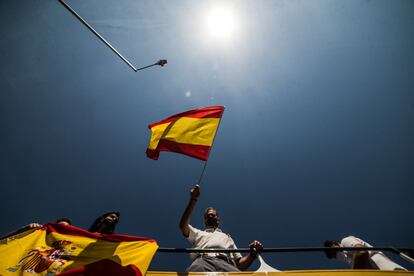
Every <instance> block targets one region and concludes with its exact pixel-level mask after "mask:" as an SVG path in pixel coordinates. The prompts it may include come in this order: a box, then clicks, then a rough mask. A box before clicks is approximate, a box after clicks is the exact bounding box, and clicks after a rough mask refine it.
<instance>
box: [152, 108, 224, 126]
mask: <svg viewBox="0 0 414 276" xmlns="http://www.w3.org/2000/svg"><path fill="white" fill-rule="evenodd" d="M223 112H224V107H223V106H209V107H204V108H198V109H193V110H189V111H185V112H182V113H179V114H175V115H173V116H171V117H168V118H167V119H165V120H162V121H160V122H157V123H153V124H150V125H148V128H149V129H151V128H153V127H154V126H157V125H162V124H166V123H169V122H172V121H174V120H176V119H178V118H181V117H191V118H221V116H222V115H223Z"/></svg>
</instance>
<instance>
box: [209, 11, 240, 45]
mask: <svg viewBox="0 0 414 276" xmlns="http://www.w3.org/2000/svg"><path fill="white" fill-rule="evenodd" d="M206 26H207V31H208V33H209V34H210V35H211V36H212V37H215V38H219V39H228V38H229V37H231V36H232V35H233V33H234V31H235V27H236V26H235V18H234V13H233V11H232V10H231V9H230V8H227V7H217V8H214V9H212V10H211V11H210V12H209V13H208V15H207V17H206Z"/></svg>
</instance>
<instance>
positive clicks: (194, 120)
mask: <svg viewBox="0 0 414 276" xmlns="http://www.w3.org/2000/svg"><path fill="white" fill-rule="evenodd" d="M223 112H224V107H223V106H209V107H204V108H198V109H194V110H190V111H186V112H183V113H180V114H176V115H173V116H171V117H169V118H167V119H165V120H163V121H161V122H158V123H154V124H151V125H149V126H148V128H149V129H150V130H151V133H152V134H151V139H150V143H149V145H148V149H147V156H148V157H149V158H151V159H154V160H157V159H158V156H159V154H160V152H161V151H172V152H177V153H181V154H185V155H188V156H191V157H194V158H198V159H201V160H207V159H208V155H209V153H210V149H211V146H212V145H213V140H214V136H215V134H216V131H217V128H218V125H219V123H220V119H221V116H222V115H223Z"/></svg>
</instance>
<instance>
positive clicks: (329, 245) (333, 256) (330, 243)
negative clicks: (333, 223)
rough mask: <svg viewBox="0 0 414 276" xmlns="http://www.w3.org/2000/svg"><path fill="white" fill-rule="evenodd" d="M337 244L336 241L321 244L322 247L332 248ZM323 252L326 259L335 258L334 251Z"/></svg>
mask: <svg viewBox="0 0 414 276" xmlns="http://www.w3.org/2000/svg"><path fill="white" fill-rule="evenodd" d="M338 243H339V242H338V241H336V240H326V241H325V242H324V243H323V246H325V247H333V246H334V245H337V244H338ZM324 252H325V255H326V257H328V259H333V258H335V255H336V254H335V253H336V251H331V250H325V251H324Z"/></svg>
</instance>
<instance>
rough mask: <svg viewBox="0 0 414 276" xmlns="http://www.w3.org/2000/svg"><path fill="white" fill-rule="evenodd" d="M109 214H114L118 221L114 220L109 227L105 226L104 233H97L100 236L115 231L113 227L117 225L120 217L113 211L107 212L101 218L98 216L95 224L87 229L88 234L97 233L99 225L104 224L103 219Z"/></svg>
mask: <svg viewBox="0 0 414 276" xmlns="http://www.w3.org/2000/svg"><path fill="white" fill-rule="evenodd" d="M111 214H115V215H117V217H118V220H116V221H115V222H114V223H112V224H111V225H109V226H108V225H107V226H108V227H107V229H106V230H105V231H104V232H99V233H101V234H113V233H114V231H115V227H116V225H117V224H118V221H119V216H120V215H121V214H120V213H119V212H116V211H113V212H108V213H106V214H103V215H102V216H100V217H99V218H97V219H96V220H95V222H94V223H93V224H92V226H91V227H90V228H89V232H98V230H99V228H100V227H101V225H102V224H103V223H104V221H105V218H106V217H107V216H109V215H111Z"/></svg>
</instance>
